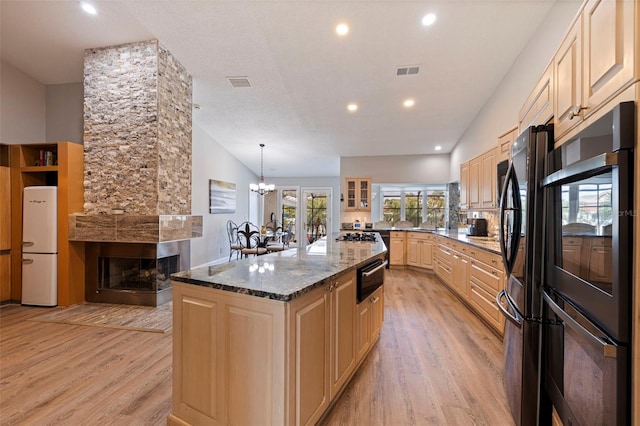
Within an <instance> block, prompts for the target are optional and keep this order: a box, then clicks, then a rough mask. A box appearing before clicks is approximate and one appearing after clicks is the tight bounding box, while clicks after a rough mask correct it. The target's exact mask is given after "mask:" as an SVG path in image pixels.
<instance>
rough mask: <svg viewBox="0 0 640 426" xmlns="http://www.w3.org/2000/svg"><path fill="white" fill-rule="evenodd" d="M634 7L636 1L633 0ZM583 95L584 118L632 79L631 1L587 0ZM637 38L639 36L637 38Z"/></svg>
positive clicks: (635, 51)
mask: <svg viewBox="0 0 640 426" xmlns="http://www.w3.org/2000/svg"><path fill="white" fill-rule="evenodd" d="M635 7H640V3H638V1H637V0H636V1H635ZM583 23H584V38H583V40H584V43H583V52H584V57H583V63H584V65H583V73H584V75H583V97H584V106H585V107H586V108H587V109H586V110H585V112H584V115H585V117H587V116H589V114H591V113H592V112H593V111H595V110H597V107H598V106H599V105H601V104H603V103H604V102H606V101H607V100H608V99H610V98H611V97H613V96H614V95H615V94H616V93H617V92H619V91H620V90H622V89H623V88H625V87H626V86H627V85H628V84H629V83H631V82H633V81H634V80H635V79H636V78H637V77H638V73H639V72H640V70H637V69H636V70H634V53H635V54H637V52H638V49H640V46H638V45H634V43H635V42H636V41H635V40H634V1H631V0H622V1H601V0H590V1H588V2H587V4H586V5H585V8H584V12H583ZM638 40H640V39H638Z"/></svg>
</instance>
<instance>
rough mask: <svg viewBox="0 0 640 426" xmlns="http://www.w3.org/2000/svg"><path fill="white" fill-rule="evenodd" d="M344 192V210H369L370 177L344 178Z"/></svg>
mask: <svg viewBox="0 0 640 426" xmlns="http://www.w3.org/2000/svg"><path fill="white" fill-rule="evenodd" d="M345 192H346V194H345V202H346V204H345V207H344V211H346V212H356V211H358V212H370V211H371V178H346V179H345Z"/></svg>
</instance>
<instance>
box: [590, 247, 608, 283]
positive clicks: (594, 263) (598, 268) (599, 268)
mask: <svg viewBox="0 0 640 426" xmlns="http://www.w3.org/2000/svg"><path fill="white" fill-rule="evenodd" d="M589 257H590V258H589V280H590V281H597V282H602V283H609V284H610V283H612V282H613V269H612V265H611V262H610V260H611V259H612V257H611V247H604V246H593V247H591V254H590V256H589Z"/></svg>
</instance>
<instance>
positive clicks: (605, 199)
mask: <svg viewBox="0 0 640 426" xmlns="http://www.w3.org/2000/svg"><path fill="white" fill-rule="evenodd" d="M635 114H636V111H635V104H634V103H633V102H624V103H621V104H618V105H616V106H615V107H614V108H613V109H612V110H611V111H610V112H608V113H607V114H605V115H604V116H603V117H601V118H600V119H598V120H597V121H595V122H594V123H593V124H592V125H590V126H588V127H587V128H586V129H585V130H584V131H582V132H580V133H579V134H578V135H577V136H576V137H575V138H573V139H571V140H570V141H567V142H566V143H564V144H563V145H562V146H560V147H559V148H557V149H556V150H554V151H553V152H551V153H549V155H548V157H547V174H546V177H545V178H544V180H543V181H542V185H543V187H544V188H545V191H546V197H547V201H546V202H547V204H548V208H547V212H548V223H547V226H546V232H547V236H546V245H545V251H546V258H545V259H546V262H545V263H546V265H547V266H546V269H545V277H544V285H545V293H544V298H545V304H544V308H545V317H546V321H545V323H544V324H545V325H544V330H543V341H544V345H545V352H544V353H545V365H547V369H546V372H545V375H544V385H545V388H546V390H547V392H548V394H549V395H550V397H551V399H552V401H553V405H554V407H556V409H557V411H558V413H559V415H560V417H561V419H562V420H563V422H564V424H587V423H588V424H628V422H629V419H630V405H629V395H630V386H631V384H630V377H629V376H630V374H629V372H630V371H631V370H630V364H629V363H630V359H631V354H630V347H631V346H630V343H631V332H632V330H631V325H632V316H631V300H632V259H633V255H634V254H633V249H634V247H633V240H632V239H633V217H632V216H633V206H634V200H633V197H634V186H633V161H634V160H633V158H634V156H633V149H634V145H635V140H636V139H635Z"/></svg>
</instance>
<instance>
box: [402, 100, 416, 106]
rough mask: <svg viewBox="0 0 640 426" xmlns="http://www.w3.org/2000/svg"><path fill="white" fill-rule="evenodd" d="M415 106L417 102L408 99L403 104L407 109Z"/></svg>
mask: <svg viewBox="0 0 640 426" xmlns="http://www.w3.org/2000/svg"><path fill="white" fill-rule="evenodd" d="M415 104H416V101H414V100H413V99H407V100H405V101H404V102H403V103H402V105H404V106H405V107H406V108H411V107H412V106H414V105H415Z"/></svg>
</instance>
